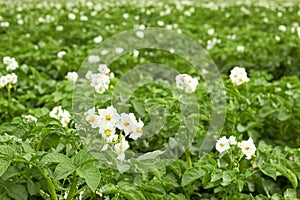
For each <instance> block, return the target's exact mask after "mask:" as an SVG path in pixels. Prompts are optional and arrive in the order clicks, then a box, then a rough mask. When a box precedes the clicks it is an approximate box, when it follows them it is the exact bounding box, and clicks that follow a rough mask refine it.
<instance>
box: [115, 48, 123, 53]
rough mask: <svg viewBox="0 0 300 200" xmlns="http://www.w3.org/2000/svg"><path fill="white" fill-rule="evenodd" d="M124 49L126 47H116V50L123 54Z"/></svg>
mask: <svg viewBox="0 0 300 200" xmlns="http://www.w3.org/2000/svg"><path fill="white" fill-rule="evenodd" d="M123 51H124V49H123V48H121V47H117V48H116V49H115V52H116V53H117V54H121V53H122V52H123Z"/></svg>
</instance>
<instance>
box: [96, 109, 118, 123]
mask: <svg viewBox="0 0 300 200" xmlns="http://www.w3.org/2000/svg"><path fill="white" fill-rule="evenodd" d="M98 114H99V116H100V118H101V120H102V121H104V122H106V123H111V124H113V125H116V123H117V122H118V121H119V119H120V115H119V113H118V112H117V109H115V108H114V107H113V106H109V107H107V108H106V109H98Z"/></svg>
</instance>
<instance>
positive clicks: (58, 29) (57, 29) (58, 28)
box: [56, 25, 64, 31]
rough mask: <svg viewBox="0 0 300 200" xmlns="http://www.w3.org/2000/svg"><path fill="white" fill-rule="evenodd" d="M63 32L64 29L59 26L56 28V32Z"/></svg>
mask: <svg viewBox="0 0 300 200" xmlns="http://www.w3.org/2000/svg"><path fill="white" fill-rule="evenodd" d="M63 30H64V27H63V26H61V25H60V26H57V27H56V31H63Z"/></svg>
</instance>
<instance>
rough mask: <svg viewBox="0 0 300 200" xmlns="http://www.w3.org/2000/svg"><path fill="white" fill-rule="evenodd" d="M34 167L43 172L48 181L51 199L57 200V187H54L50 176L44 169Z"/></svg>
mask: <svg viewBox="0 0 300 200" xmlns="http://www.w3.org/2000/svg"><path fill="white" fill-rule="evenodd" d="M34 166H35V167H36V168H37V169H38V170H39V171H40V172H41V174H42V175H43V176H44V178H45V179H46V182H47V184H48V186H49V192H50V195H51V199H52V200H57V195H56V191H55V186H54V184H53V182H52V180H51V179H50V177H49V176H48V173H47V172H46V171H45V170H44V169H42V168H40V167H39V166H37V165H34Z"/></svg>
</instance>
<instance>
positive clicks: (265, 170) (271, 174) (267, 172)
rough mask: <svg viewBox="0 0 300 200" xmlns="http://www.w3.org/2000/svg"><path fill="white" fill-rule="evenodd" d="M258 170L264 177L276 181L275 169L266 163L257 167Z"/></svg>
mask: <svg viewBox="0 0 300 200" xmlns="http://www.w3.org/2000/svg"><path fill="white" fill-rule="evenodd" d="M259 170H260V171H261V172H262V173H263V174H265V175H267V176H269V177H271V178H273V179H274V180H276V168H275V167H273V166H272V165H270V164H268V163H264V164H263V165H262V166H259Z"/></svg>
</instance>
